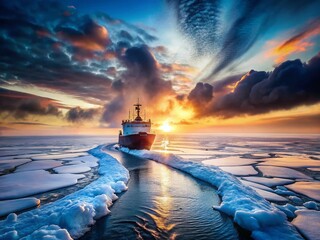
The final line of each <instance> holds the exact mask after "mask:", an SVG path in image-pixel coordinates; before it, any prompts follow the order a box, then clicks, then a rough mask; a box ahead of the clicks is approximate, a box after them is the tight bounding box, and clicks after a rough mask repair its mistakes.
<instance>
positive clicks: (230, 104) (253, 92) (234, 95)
mask: <svg viewBox="0 0 320 240" xmlns="http://www.w3.org/2000/svg"><path fill="white" fill-rule="evenodd" d="M319 79H320V54H318V55H316V56H315V57H313V58H312V59H311V60H310V61H309V62H308V63H306V64H304V63H302V62H301V61H300V60H294V61H286V62H284V63H282V64H280V65H279V66H278V67H276V68H275V69H274V71H272V72H269V73H268V72H263V71H254V70H251V71H250V72H249V73H247V74H246V75H244V76H243V77H242V78H241V79H239V80H238V81H237V82H235V83H234V86H233V89H232V90H230V91H229V92H227V93H223V94H217V95H216V96H215V97H214V98H212V100H211V101H209V102H208V101H207V100H206V99H205V98H202V97H201V96H202V95H204V96H205V91H204V87H203V85H200V84H197V86H196V87H195V88H194V89H193V90H192V91H191V93H190V95H189V99H190V96H192V94H193V95H195V96H197V97H195V99H196V100H197V101H198V102H197V103H198V107H197V108H196V109H197V111H198V113H199V114H200V115H206V116H209V115H214V116H220V117H234V116H239V115H255V114H261V113H267V112H270V111H274V110H283V109H291V108H294V107H297V106H301V105H311V104H315V103H318V102H320V94H319V93H320V82H319ZM199 86H201V87H199ZM212 88H213V89H214V87H212ZM208 89H209V88H208ZM208 92H209V91H208ZM213 92H214V90H213ZM191 100H192V98H191Z"/></svg>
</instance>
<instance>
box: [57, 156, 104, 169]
mask: <svg viewBox="0 0 320 240" xmlns="http://www.w3.org/2000/svg"><path fill="white" fill-rule="evenodd" d="M62 160H64V161H68V162H67V164H68V165H69V164H84V165H86V166H88V167H96V166H98V159H97V158H95V157H94V156H91V155H88V156H83V157H76V158H64V159H62Z"/></svg>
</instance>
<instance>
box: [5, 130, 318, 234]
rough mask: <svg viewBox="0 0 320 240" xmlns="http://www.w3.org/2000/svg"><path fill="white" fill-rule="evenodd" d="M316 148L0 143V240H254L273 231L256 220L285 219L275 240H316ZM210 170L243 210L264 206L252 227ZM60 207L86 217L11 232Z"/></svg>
mask: <svg viewBox="0 0 320 240" xmlns="http://www.w3.org/2000/svg"><path fill="white" fill-rule="evenodd" d="M319 140H320V136H319V135H279V134H278V135H275V134H264V135H259V134H254V135H253V134H251V135H245V136H244V135H236V134H201V135H199V134H189V135H158V136H157V139H156V142H155V144H154V146H153V149H152V151H145V152H147V153H145V152H139V151H138V152H135V153H133V154H134V155H136V156H138V157H135V156H132V154H131V153H130V152H129V154H127V153H120V152H119V151H117V150H116V149H114V143H116V141H117V139H116V137H115V136H105V137H96V136H59V137H51V136H50V137H1V138H0V192H1V194H0V216H1V219H2V221H0V227H1V229H2V230H1V231H0V236H2V237H4V236H5V238H7V239H16V238H20V237H26V236H33V237H36V238H39V236H40V238H41V237H44V236H55V237H56V239H71V238H79V237H82V238H83V239H99V238H109V239H119V238H121V237H122V238H124V239H135V238H140V239H150V238H153V239H168V238H177V239H191V238H195V237H196V238H199V239H208V238H210V239H237V238H240V239H247V238H248V236H249V235H250V233H249V235H248V234H247V232H246V231H243V229H245V230H248V232H252V233H253V234H252V237H253V238H255V239H263V238H264V237H266V235H265V234H266V232H269V233H270V232H272V231H271V230H268V227H267V226H262V225H263V224H264V223H263V220H261V219H264V218H265V219H268V218H269V220H270V219H272V218H273V219H276V218H279V216H281V217H282V216H285V217H284V218H286V219H287V220H285V223H284V225H285V226H284V228H283V229H285V228H287V229H289V230H288V231H287V233H288V234H287V235H284V236H285V237H284V239H285V238H286V237H288V236H290V234H291V235H292V239H299V236H300V235H301V236H302V237H303V238H306V239H319V234H317V233H318V229H319V228H320V225H319V224H320V223H319V222H320V221H318V220H319V218H320V217H319V216H320V215H319V213H320V212H319V207H320V206H319V202H320V144H319V142H320V141H319ZM97 146H100V147H97ZM92 149H94V150H92ZM90 150H91V151H90ZM168 156H170V157H168ZM141 157H142V158H141ZM172 157H174V158H176V159H175V160H174V161H172ZM114 159H116V160H117V161H114ZM148 159H153V160H156V161H157V162H160V163H164V164H167V165H169V166H171V167H173V168H176V169H178V170H175V169H172V168H171V167H167V166H164V165H163V164H160V163H156V162H154V161H150V160H148ZM165 159H169V160H168V162H166V161H165ZM170 159H171V160H170ZM177 159H178V160H177ZM102 161H104V162H102ZM108 161H110V162H108ZM177 161H178V163H177ZM106 163H107V164H106ZM103 165H105V166H103ZM208 169H209V170H210V171H211V172H208V171H207V170H208ZM215 169H218V170H219V174H220V170H222V171H221V173H222V176H223V177H225V176H226V177H227V180H228V179H229V178H228V177H229V176H230V177H231V178H230V179H231V182H232V183H233V184H236V185H239V187H240V188H241V189H242V187H243V189H244V191H243V194H244V195H245V194H248V195H252V196H255V195H256V194H257V197H251V198H249V199H245V200H246V201H249V202H250V201H253V200H255V201H256V199H257V198H259V197H262V199H265V202H263V204H260V205H257V206H256V207H257V209H251V210H250V211H251V212H254V218H255V219H256V221H257V223H256V225H255V226H252V225H248V221H247V219H248V218H251V221H252V215H251V216H247V215H246V214H247V213H248V212H250V211H249V210H248V206H247V205H250V203H249V204H247V205H243V204H242V205H241V204H240V200H241V199H240V200H239V201H238V202H232V201H231V200H230V196H228V194H229V195H230V194H231V192H232V191H235V189H233V188H230V187H228V186H224V185H227V184H225V182H227V180H225V181H222V182H221V181H216V179H215V173H214V172H213V170H215ZM111 170H112V171H111ZM200 170H201V171H200ZM202 170H204V172H202ZM126 171H127V172H128V173H126ZM120 172H121V174H119V173H120ZM190 175H193V176H194V177H192V176H190ZM110 176H112V177H110ZM129 176H130V180H129ZM198 178H200V179H201V180H199V179H198ZM101 182H103V183H101ZM106 186H107V187H106ZM93 189H94V191H93ZM97 189H99V191H98V190H97ZM101 189H103V191H102V190H101ZM106 189H107V190H106ZM108 189H111V190H108ZM217 189H218V190H217ZM248 189H249V190H248ZM126 190H127V191H126ZM101 191H102V192H101ZM110 191H111V192H110ZM123 191H124V192H123ZM241 191H242V190H241ZM250 191H254V193H253V194H251V193H252V192H250ZM121 192H122V193H121ZM101 194H102V195H105V196H106V197H105V198H103V197H101V196H102V195H101ZM115 194H116V195H118V197H119V199H118V200H117V201H115V200H116V199H117V198H118V197H117V196H116V195H115ZM233 194H234V193H233ZM87 195H88V196H90V197H91V199H87ZM219 195H220V197H219ZM231 196H232V194H231ZM108 197H109V198H108ZM221 197H222V199H221ZM234 197H235V196H234ZM237 197H239V198H241V194H239V196H237ZM73 199H77V201H74V200H73ZM101 199H104V200H101ZM252 199H253V200H252ZM98 200H99V201H98ZM221 200H222V202H221ZM242 200H243V199H242ZM65 201H68V202H67V203H69V204H70V207H67V208H64V209H63V211H65V210H66V209H67V210H70V213H71V215H72V214H73V215H74V214H75V211H74V208H75V206H74V205H72V203H73V202H72V201H74V202H77V205H76V207H77V209H78V208H79V209H80V215H81V217H83V216H87V217H86V218H85V220H83V219H81V221H79V222H80V223H81V224H80V223H79V224H76V225H75V224H69V223H68V221H69V220H68V217H67V216H64V215H63V214H61V216H59V218H57V216H55V217H56V218H57V219H60V220H59V221H51V220H48V218H49V217H48V216H46V217H45V216H44V217H43V219H45V221H47V222H46V223H45V224H42V225H41V224H39V228H37V226H36V225H35V226H34V228H31V229H27V230H23V231H20V232H19V227H21V228H22V227H24V225H23V224H24V223H23V222H27V221H28V219H29V218H32V221H37V218H39V219H41V215H42V213H43V214H44V213H46V214H47V213H48V212H49V213H52V212H53V210H52V209H55V210H56V211H59V209H60V208H61V207H59V206H61V205H63V204H65ZM112 201H115V204H114V205H113V206H112V207H111V205H112ZM88 202H90V204H91V205H90V204H87V203H88ZM104 202H105V204H104ZM231 202H232V206H231V207H230V205H231ZM84 203H85V204H84ZM86 204H87V205H86ZM104 205H105V206H104ZM219 205H220V206H219ZM269 205H270V206H269ZM238 206H239V207H238ZM50 207H51V210H48V209H50ZM237 207H238V209H237ZM91 208H92V209H91ZM101 208H104V210H101ZM109 208H110V209H109ZM260 208H261V209H260ZM86 209H87V210H86ZM88 209H89V210H88ZM90 209H91V210H90ZM274 209H276V210H274ZM240 210H241V211H242V212H241V211H240ZM278 210H279V212H280V215H277V214H278ZM77 211H79V210H77ZM110 211H111V214H109V213H110ZM246 211H247V212H246ZM268 211H271V212H272V213H273V212H275V215H274V216H272V217H271V216H270V214H269V213H268ZM10 213H16V214H10ZM240 213H241V215H240ZM244 213H245V214H244ZM268 214H269V215H268ZM260 215H261V216H260ZM35 216H37V217H35ZM76 216H78V215H76ZM73 217H74V216H73ZM281 217H280V218H281ZM78 218H79V216H78ZM232 220H233V222H232ZM66 222H67V223H68V224H66ZM306 222H308V224H305V223H306ZM91 225H93V226H92V227H91V228H90V226H91ZM287 225H288V226H287ZM239 226H240V227H239ZM39 229H40V230H39ZM65 229H66V230H65ZM90 229H91V230H90ZM283 229H280V228H279V229H278V230H279V231H282V232H283ZM278 230H277V231H278ZM296 230H297V231H296ZM32 234H33V235H32ZM41 234H42V235H41ZM270 234H271V233H270ZM272 234H275V232H273V233H272ZM294 234H297V235H295V236H294V237H293V235H294ZM57 236H60V237H57ZM270 236H271V235H270ZM219 237H220V238H219Z"/></svg>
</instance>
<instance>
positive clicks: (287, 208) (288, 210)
mask: <svg viewBox="0 0 320 240" xmlns="http://www.w3.org/2000/svg"><path fill="white" fill-rule="evenodd" d="M275 206H276V207H277V208H279V209H280V210H281V211H282V212H284V213H285V214H286V215H287V217H289V218H295V217H296V214H295V213H294V212H295V211H297V210H298V208H297V207H296V206H293V205H292V204H290V203H287V204H285V205H275Z"/></svg>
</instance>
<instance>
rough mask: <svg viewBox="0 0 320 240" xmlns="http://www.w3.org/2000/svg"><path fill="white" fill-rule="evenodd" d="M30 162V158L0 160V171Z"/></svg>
mask: <svg viewBox="0 0 320 240" xmlns="http://www.w3.org/2000/svg"><path fill="white" fill-rule="evenodd" d="M27 162H31V159H8V160H1V161H0V172H2V171H5V170H9V169H13V168H15V167H17V166H20V165H22V164H25V163H27Z"/></svg>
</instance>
